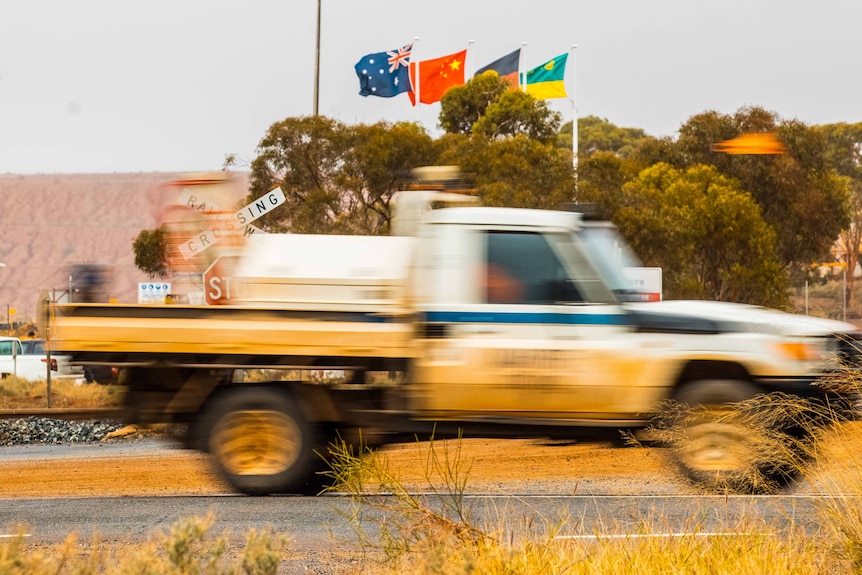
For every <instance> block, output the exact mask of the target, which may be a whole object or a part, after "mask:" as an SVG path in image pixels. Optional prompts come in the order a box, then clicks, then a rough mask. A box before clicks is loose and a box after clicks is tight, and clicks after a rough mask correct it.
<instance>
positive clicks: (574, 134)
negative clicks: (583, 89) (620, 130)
mask: <svg viewBox="0 0 862 575" xmlns="http://www.w3.org/2000/svg"><path fill="white" fill-rule="evenodd" d="M577 47H578V45H577V44H572V47H571V49H570V50H569V51H570V52H571V53H572V64H575V49H576V48H577ZM572 69H573V70H574V72H573V74H572V98H571V100H572V166H573V167H574V168H575V186H577V184H578V104H577V101H576V93H575V89H576V88H577V82H576V81H575V80H576V78H575V74H577V73H578V67H577V65H576V64H575V65H573V66H572Z"/></svg>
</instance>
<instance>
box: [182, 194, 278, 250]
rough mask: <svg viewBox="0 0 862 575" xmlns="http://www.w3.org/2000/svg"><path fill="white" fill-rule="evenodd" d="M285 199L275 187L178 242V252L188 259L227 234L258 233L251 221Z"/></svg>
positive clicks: (258, 230) (258, 229)
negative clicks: (194, 234)
mask: <svg viewBox="0 0 862 575" xmlns="http://www.w3.org/2000/svg"><path fill="white" fill-rule="evenodd" d="M286 201H287V199H286V198H285V197H284V192H282V191H281V188H275V189H274V190H272V191H271V192H269V193H268V194H265V195H263V196H261V197H260V198H258V199H256V200H255V201H253V202H252V203H250V204H248V205H247V206H245V207H243V208H241V209H239V210H238V211H237V212H236V213H234V214H233V216H232V217H228V218H227V219H225V220H223V221H221V222H218V223H217V224H216V225H214V226H213V227H211V228H210V229H208V230H206V231H203V232H201V233H199V234H197V235H196V236H195V237H193V238H192V239H190V240H189V241H187V242H184V243H182V244H180V245H179V250H180V253H181V254H182V255H183V258H185V259H187V260H189V259H191V258H193V257H195V256H196V255H198V254H200V253H201V252H203V251H204V250H207V249H209V248H210V247H212V246H213V245H214V244H216V243H217V242H218V241H219V240H221V239H222V238H225V237H227V236H231V235H233V236H236V234H237V233H243V234H244V235H249V234H252V233H260V232H261V230H260V228H257V227H255V226H252V225H251V223H252V222H253V221H255V220H257V219H258V218H260V217H261V216H264V215H266V214H268V213H269V212H270V211H272V210H273V209H275V208H277V207H278V206H281V205H283V204H284V203H285V202H286ZM243 229H245V231H244V232H243V231H242V230H243Z"/></svg>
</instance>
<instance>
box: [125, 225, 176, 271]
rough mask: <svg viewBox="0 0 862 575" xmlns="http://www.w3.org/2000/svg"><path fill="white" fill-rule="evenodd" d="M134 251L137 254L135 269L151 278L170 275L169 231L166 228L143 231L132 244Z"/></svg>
mask: <svg viewBox="0 0 862 575" xmlns="http://www.w3.org/2000/svg"><path fill="white" fill-rule="evenodd" d="M132 251H134V252H135V267H136V268H138V269H139V270H141V271H142V272H144V273H146V274H147V276H149V277H150V278H155V277H158V278H166V277H168V275H169V274H170V271H171V270H170V265H169V264H168V231H167V229H166V228H165V227H164V226H160V227H158V228H154V229H152V230H141V231H140V233H138V235H137V236H136V237H135V240H134V241H133V242H132Z"/></svg>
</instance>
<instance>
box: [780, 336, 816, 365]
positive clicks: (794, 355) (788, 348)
mask: <svg viewBox="0 0 862 575" xmlns="http://www.w3.org/2000/svg"><path fill="white" fill-rule="evenodd" d="M775 348H776V349H777V350H778V352H779V353H780V354H781V355H783V356H784V357H785V358H787V359H792V360H796V361H818V360H821V359H823V357H824V355H825V354H826V348H825V346H824V345H823V343H822V342H819V341H818V342H813V341H805V342H803V341H782V342H780V343H776V344H775Z"/></svg>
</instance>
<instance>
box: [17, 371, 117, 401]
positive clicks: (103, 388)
mask: <svg viewBox="0 0 862 575" xmlns="http://www.w3.org/2000/svg"><path fill="white" fill-rule="evenodd" d="M122 398H123V388H122V387H120V386H117V385H96V384H80V383H76V382H75V381H74V380H70V379H52V380H51V406H52V407H82V408H89V407H116V406H118V405H120V404H121V403H122ZM47 405H48V383H47V382H46V381H30V380H27V379H21V378H18V377H8V378H6V379H3V380H0V409H30V408H44V407H47Z"/></svg>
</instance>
